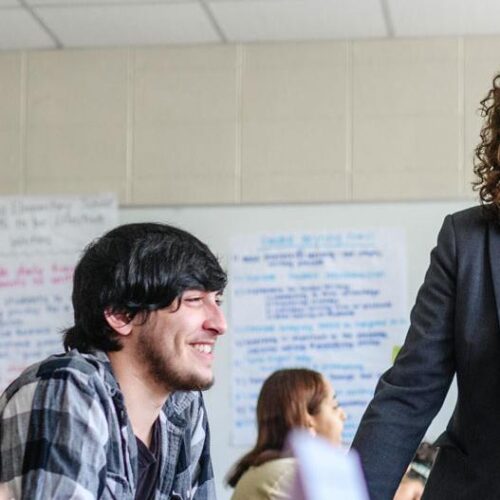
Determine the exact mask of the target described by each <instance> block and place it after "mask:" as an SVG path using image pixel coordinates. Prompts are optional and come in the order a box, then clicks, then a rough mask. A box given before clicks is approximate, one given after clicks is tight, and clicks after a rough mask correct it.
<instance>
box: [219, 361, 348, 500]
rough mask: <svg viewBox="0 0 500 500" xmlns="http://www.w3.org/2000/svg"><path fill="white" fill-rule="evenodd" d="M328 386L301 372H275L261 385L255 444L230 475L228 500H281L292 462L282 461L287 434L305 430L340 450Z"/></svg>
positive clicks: (339, 426) (339, 425) (339, 412)
mask: <svg viewBox="0 0 500 500" xmlns="http://www.w3.org/2000/svg"><path fill="white" fill-rule="evenodd" d="M345 418H346V416H345V413H344V410H343V409H342V408H341V407H340V405H339V404H338V402H337V400H336V398H335V394H334V393H333V389H332V386H331V384H330V382H328V380H326V379H325V378H324V377H323V376H322V375H321V374H320V373H318V372H316V371H313V370H308V369H305V368H295V369H286V370H278V371H276V372H274V373H273V374H272V375H270V376H269V378H267V379H266V380H265V381H264V384H263V385H262V389H261V391H260V394H259V398H258V401H257V443H256V444H255V446H254V447H253V448H252V450H250V451H249V452H248V453H247V454H246V455H244V456H243V457H242V458H241V459H240V460H239V461H238V462H237V463H236V464H235V465H234V466H233V468H232V469H231V471H230V472H229V474H228V476H227V483H228V484H229V485H230V486H232V487H233V488H235V490H234V493H233V496H232V497H231V500H249V499H252V500H282V499H283V500H284V499H286V498H288V495H287V493H288V490H289V488H290V486H291V482H292V480H293V476H294V472H295V459H293V458H290V457H286V456H283V447H284V444H285V439H286V437H287V435H288V433H289V432H290V431H291V430H292V429H295V428H305V429H308V430H309V431H310V432H311V433H312V434H313V435H320V436H322V437H324V438H326V439H327V440H329V441H330V442H331V443H332V444H334V445H339V444H340V442H341V438H342V430H343V428H344V421H345Z"/></svg>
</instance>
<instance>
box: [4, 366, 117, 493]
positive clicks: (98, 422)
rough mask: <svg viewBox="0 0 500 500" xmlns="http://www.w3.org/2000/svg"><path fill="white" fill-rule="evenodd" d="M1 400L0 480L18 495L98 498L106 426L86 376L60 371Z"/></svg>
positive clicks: (101, 488) (103, 476)
mask: <svg viewBox="0 0 500 500" xmlns="http://www.w3.org/2000/svg"><path fill="white" fill-rule="evenodd" d="M3 403H4V404H3V405H2V404H0V413H1V420H0V422H1V426H0V427H1V434H0V445H1V448H0V450H1V457H0V482H6V483H7V486H8V487H9V489H10V491H11V493H12V495H13V496H14V498H16V499H26V500H27V499H35V498H73V499H81V500H86V499H89V500H90V499H96V498H99V497H100V496H101V494H102V492H103V491H104V488H105V482H106V468H105V464H106V451H105V450H106V446H107V441H108V427H107V421H106V416H105V412H104V410H103V407H102V405H101V404H100V403H99V399H98V398H97V397H96V395H95V391H93V390H92V388H91V387H90V386H89V380H88V377H84V376H82V374H79V373H78V372H76V371H75V370H70V369H66V370H58V371H55V372H53V373H50V374H49V375H47V376H42V377H41V378H38V379H37V380H36V381H35V382H31V383H29V384H26V385H23V386H22V387H20V388H19V389H18V390H17V391H16V392H15V393H14V394H13V395H12V396H11V397H10V398H9V399H8V401H4V402H3Z"/></svg>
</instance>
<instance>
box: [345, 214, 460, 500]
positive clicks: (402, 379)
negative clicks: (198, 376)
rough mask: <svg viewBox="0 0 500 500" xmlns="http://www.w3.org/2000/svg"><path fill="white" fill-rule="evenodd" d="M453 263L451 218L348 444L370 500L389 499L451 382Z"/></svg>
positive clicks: (454, 261)
mask: <svg viewBox="0 0 500 500" xmlns="http://www.w3.org/2000/svg"><path fill="white" fill-rule="evenodd" d="M456 262H457V251H456V238H455V230H454V224H453V216H451V215H448V216H447V217H446V218H445V220H444V222H443V226H442V228H441V231H440V233H439V236H438V242H437V246H436V247H435V248H434V249H433V251H432V252H431V261H430V265H429V268H428V270H427V273H426V275H425V279H424V283H423V285H422V286H421V288H420V290H419V292H418V295H417V299H416V303H415V305H414V307H413V309H412V312H411V316H410V328H409V330H408V333H407V336H406V340H405V343H404V345H403V347H402V349H401V351H400V353H399V355H398V356H397V358H396V361H395V363H394V365H393V367H392V368H391V369H389V370H388V371H387V372H385V373H384V374H383V375H382V377H381V378H380V380H379V382H378V384H377V387H376V390H375V395H374V398H373V400H372V401H371V403H370V404H369V405H368V408H367V409H366V411H365V414H364V416H363V418H362V420H361V423H360V425H359V428H358V431H357V433H356V435H355V437H354V441H353V444H352V447H353V448H354V449H356V450H357V451H358V453H359V455H360V458H361V462H362V465H363V468H364V472H365V477H366V481H367V485H368V490H369V492H370V496H371V498H372V500H388V499H391V498H393V496H394V493H395V491H396V489H397V487H398V484H399V482H400V480H401V477H402V476H403V474H404V472H405V470H406V467H407V466H408V463H409V462H410V461H411V458H412V456H413V454H414V453H415V450H416V448H417V446H418V445H419V443H420V441H421V440H422V438H423V435H424V433H425V431H426V430H427V427H428V426H429V424H430V423H431V421H432V419H433V418H434V416H435V415H436V413H437V412H438V411H439V409H440V408H441V406H442V404H443V401H444V399H445V397H446V393H447V392H448V389H449V386H450V384H451V381H452V379H453V375H454V373H455V355H454V330H455V326H454V318H455V297H456V269H457V265H456Z"/></svg>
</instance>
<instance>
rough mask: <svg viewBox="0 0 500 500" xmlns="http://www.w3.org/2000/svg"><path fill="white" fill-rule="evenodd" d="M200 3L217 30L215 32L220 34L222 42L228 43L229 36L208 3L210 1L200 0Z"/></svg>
mask: <svg viewBox="0 0 500 500" xmlns="http://www.w3.org/2000/svg"><path fill="white" fill-rule="evenodd" d="M199 4H200V6H201V8H202V9H203V12H205V14H206V16H207V18H208V21H209V22H210V24H211V25H212V27H213V29H214V30H215V32H216V33H217V35H218V36H219V38H220V41H221V42H222V43H227V42H228V39H227V36H226V34H225V33H224V31H223V29H222V28H221V27H220V25H219V23H218V22H217V19H215V16H214V14H213V12H212V9H211V8H210V6H209V5H208V2H207V1H206V0H199Z"/></svg>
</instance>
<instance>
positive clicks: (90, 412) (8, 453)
mask: <svg viewBox="0 0 500 500" xmlns="http://www.w3.org/2000/svg"><path fill="white" fill-rule="evenodd" d="M159 418H160V424H161V437H162V444H161V461H160V468H159V470H160V473H159V477H158V484H157V489H156V497H155V498H156V499H157V500H166V499H172V500H173V499H177V500H181V499H182V500H187V499H190V500H212V499H214V498H215V486H214V479H213V471H212V464H211V460H210V454H209V430H208V422H207V417H206V412H205V407H204V405H203V399H202V396H201V393H199V392H183V391H178V392H175V393H173V394H171V395H170V397H169V398H168V400H167V402H166V404H165V406H164V407H163V409H162V411H161V412H160V417H159ZM136 475H137V445H136V439H135V436H134V433H133V431H132V428H131V425H130V422H129V420H128V417H127V413H126V409H125V404H124V398H123V395H122V393H121V392H120V389H119V387H118V383H117V381H116V379H115V378H114V376H113V373H112V370H111V364H110V362H109V359H108V357H107V356H106V354H105V353H103V352H95V353H93V354H81V353H80V352H78V351H77V350H72V351H70V352H69V353H66V354H61V355H56V356H51V357H49V358H47V359H46V360H45V361H42V362H41V363H38V364H36V365H33V366H31V367H30V368H28V369H27V370H26V371H25V372H24V373H23V374H22V375H21V376H20V377H19V378H18V379H17V380H15V381H14V382H13V383H12V384H11V385H10V386H9V387H8V388H7V389H6V391H5V392H4V393H3V395H2V396H1V398H0V483H3V482H5V483H7V486H8V488H9V490H10V492H11V494H12V496H14V498H16V499H23V500H24V499H29V500H46V499H69V498H71V499H74V500H87V499H120V500H133V499H134V497H135V485H136Z"/></svg>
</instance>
